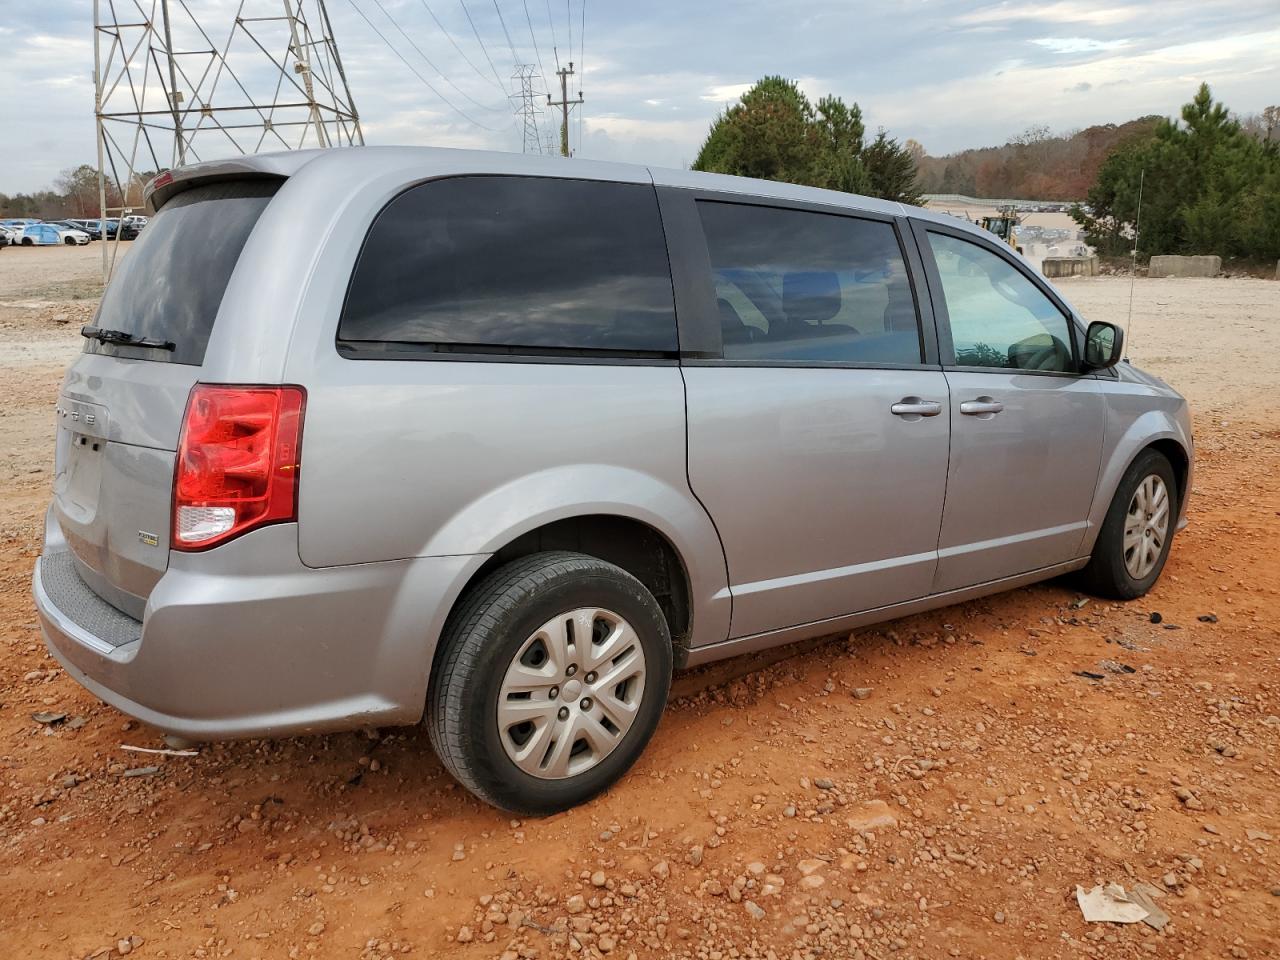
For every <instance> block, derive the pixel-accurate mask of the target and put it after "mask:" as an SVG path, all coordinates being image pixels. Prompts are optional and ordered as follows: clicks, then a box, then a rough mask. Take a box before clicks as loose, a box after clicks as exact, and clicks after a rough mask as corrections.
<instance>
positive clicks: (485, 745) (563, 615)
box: [427, 552, 672, 815]
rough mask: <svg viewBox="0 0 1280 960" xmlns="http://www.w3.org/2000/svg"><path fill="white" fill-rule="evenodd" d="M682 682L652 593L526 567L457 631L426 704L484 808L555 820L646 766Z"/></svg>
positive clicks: (454, 765)
mask: <svg viewBox="0 0 1280 960" xmlns="http://www.w3.org/2000/svg"><path fill="white" fill-rule="evenodd" d="M671 668H672V650H671V634H670V631H669V629H668V626H667V622H666V619H665V617H664V616H663V614H662V610H661V608H660V607H659V606H658V603H657V601H656V600H655V599H654V598H653V595H652V594H651V593H650V592H649V591H648V590H647V589H646V588H645V586H644V585H643V584H642V583H640V581H639V580H637V579H636V578H635V577H633V576H631V574H629V573H627V572H626V571H625V570H623V569H621V568H620V567H617V566H614V565H613V564H611V563H605V562H604V561H603V560H598V559H596V558H594V557H588V556H585V555H583V554H577V553H568V552H549V553H539V554H534V555H532V556H529V557H524V558H521V559H519V560H515V561H512V562H511V563H509V564H507V565H506V566H504V567H501V568H499V569H498V570H496V571H494V572H493V573H492V574H491V575H489V576H488V577H487V578H486V579H485V580H484V581H482V582H481V583H480V584H479V585H478V586H477V587H476V588H475V589H474V590H472V591H471V593H470V594H469V595H468V596H467V597H466V598H465V599H464V600H463V601H462V604H461V606H460V607H459V609H458V610H456V611H455V612H454V614H453V615H452V616H451V617H450V619H449V623H448V625H447V626H446V628H445V633H444V637H443V638H442V640H441V649H440V651H439V654H438V656H437V658H436V667H435V670H434V671H433V674H432V678H431V685H430V689H429V691H428V695H427V726H428V732H429V733H430V735H431V743H432V745H433V746H434V747H435V750H436V753H437V755H439V757H440V759H441V761H442V762H443V763H444V765H445V766H446V767H447V768H448V769H449V772H450V773H452V774H453V775H454V776H455V777H456V778H457V779H458V781H459V782H460V783H462V785H463V786H465V787H466V788H467V789H468V790H470V791H471V792H472V793H474V794H475V795H476V796H478V797H480V798H481V799H482V800H485V801H486V802H488V803H491V804H493V805H494V806H497V807H501V808H502V809H504V810H509V811H511V812H513V813H520V814H533V815H543V814H550V813H556V812H558V811H561V810H565V809H568V808H569V807H572V806H575V805H577V804H579V803H582V802H584V801H585V800H588V799H590V798H591V797H593V796H595V795H596V794H598V793H600V792H601V791H603V790H605V789H607V788H608V787H609V786H611V785H612V784H613V783H614V782H615V781H617V780H618V779H619V778H620V777H621V776H622V775H623V774H624V773H626V771H627V770H628V769H629V768H630V767H631V765H632V764H633V763H634V762H635V760H636V758H637V757H639V755H640V753H641V752H642V751H643V750H644V748H645V745H646V744H647V743H648V742H649V738H650V737H651V736H652V735H653V732H654V730H655V729H656V728H657V726H658V720H659V718H660V717H661V716H662V709H663V707H664V706H665V704H666V700H667V693H668V691H669V690H670V687H671Z"/></svg>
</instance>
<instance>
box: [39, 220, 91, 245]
mask: <svg viewBox="0 0 1280 960" xmlns="http://www.w3.org/2000/svg"><path fill="white" fill-rule="evenodd" d="M45 222H46V223H48V224H49V225H50V226H53V227H57V228H58V229H59V230H75V231H77V232H79V233H83V234H84V235H85V236H86V237H88V238H89V239H90V240H97V239H98V237H95V236H94V231H93V230H91V229H89V228H88V227H86V226H85V223H86V222H87V221H82V220H46V221H45ZM100 235H101V231H99V236H100Z"/></svg>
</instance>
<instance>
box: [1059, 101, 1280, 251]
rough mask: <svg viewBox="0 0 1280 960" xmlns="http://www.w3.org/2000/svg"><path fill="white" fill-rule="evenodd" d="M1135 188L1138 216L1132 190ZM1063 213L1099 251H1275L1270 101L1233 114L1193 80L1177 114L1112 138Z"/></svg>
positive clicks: (1274, 114) (1276, 170) (1275, 113)
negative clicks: (1081, 197)
mask: <svg viewBox="0 0 1280 960" xmlns="http://www.w3.org/2000/svg"><path fill="white" fill-rule="evenodd" d="M1140 193H1141V204H1142V210H1141V223H1139V212H1138V203H1139V194H1140ZM1072 216H1073V217H1074V218H1075V219H1076V221H1077V222H1078V223H1079V224H1080V225H1081V226H1083V227H1084V229H1085V237H1086V240H1087V241H1088V243H1090V244H1091V245H1093V246H1095V247H1097V248H1098V250H1099V251H1100V252H1102V253H1104V254H1120V253H1127V252H1128V251H1129V250H1130V249H1131V248H1132V247H1133V240H1134V236H1135V231H1137V233H1138V246H1139V252H1140V253H1141V254H1142V255H1144V256H1145V255H1147V254H1152V253H1174V254H1217V255H1219V256H1222V257H1240V258H1245V259H1249V260H1265V261H1270V260H1277V259H1280V107H1268V108H1267V109H1266V110H1264V111H1263V112H1262V113H1261V114H1260V115H1259V116H1258V117H1254V118H1246V119H1245V120H1244V121H1241V120H1239V119H1236V118H1235V117H1233V116H1232V114H1231V112H1230V111H1229V110H1228V109H1227V108H1226V106H1224V105H1223V104H1221V103H1219V102H1216V101H1215V100H1214V99H1213V94H1212V93H1211V92H1210V90H1209V85H1208V84H1204V83H1202V84H1201V85H1200V89H1199V90H1198V91H1197V92H1196V95H1195V97H1194V98H1193V99H1192V101H1191V102H1190V103H1188V104H1186V105H1185V106H1184V107H1183V108H1182V113H1181V116H1180V118H1179V119H1165V120H1161V121H1159V122H1158V123H1157V124H1156V125H1155V127H1154V129H1153V130H1152V131H1151V133H1150V134H1149V135H1147V136H1144V137H1137V138H1134V139H1133V140H1130V141H1129V142H1127V143H1124V144H1122V145H1120V146H1119V147H1118V148H1117V149H1116V150H1114V151H1113V152H1112V153H1111V154H1110V155H1109V156H1108V157H1107V159H1106V161H1105V162H1104V163H1103V164H1102V167H1101V168H1100V169H1099V171H1098V177H1097V179H1096V181H1095V182H1094V184H1093V185H1092V186H1091V187H1090V188H1089V191H1088V193H1087V195H1086V197H1085V202H1084V203H1083V204H1080V205H1077V206H1076V207H1075V208H1074V209H1073V211H1072Z"/></svg>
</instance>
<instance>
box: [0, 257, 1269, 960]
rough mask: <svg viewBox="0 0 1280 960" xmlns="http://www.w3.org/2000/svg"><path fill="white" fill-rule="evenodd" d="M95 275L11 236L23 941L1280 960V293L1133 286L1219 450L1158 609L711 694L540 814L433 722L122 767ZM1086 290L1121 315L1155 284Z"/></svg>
mask: <svg viewBox="0 0 1280 960" xmlns="http://www.w3.org/2000/svg"><path fill="white" fill-rule="evenodd" d="M96 269H97V260H96V248H92V247H91V248H89V249H87V250H75V249H61V248H60V249H49V250H44V249H37V250H6V251H3V252H0V398H3V405H2V407H0V653H2V654H3V655H2V657H0V956H3V957H14V958H24V960H25V958H46V957H47V958H55V960H61V958H80V957H88V956H92V957H102V958H105V957H108V956H110V957H115V956H118V955H120V954H121V953H125V952H128V953H131V954H136V955H138V956H141V957H154V958H178V957H195V958H213V957H227V956H230V957H237V958H262V960H267V958H278V957H280V958H295V957H317V958H329V957H335V958H345V957H351V958H360V960H371V958H375V957H387V956H391V955H396V956H399V955H403V954H407V955H410V956H419V957H423V956H425V957H432V956H440V955H445V954H447V955H449V956H450V957H458V958H464V960H465V958H477V960H479V958H498V957H505V958H507V960H513V958H517V957H525V958H531V957H538V958H548V957H565V956H597V955H607V956H610V957H614V956H616V957H619V958H626V957H636V958H640V957H687V958H698V960H730V958H733V960H738V958H767V957H775V958H778V960H786V958H809V957H822V958H873V960H884V958H888V957H897V958H925V957H928V958H933V957H965V958H976V957H988V958H1010V960H1012V958H1032V957H1079V956H1089V957H1106V958H1131V957H1146V956H1154V957H1186V958H1200V957H1231V958H1243V957H1277V956H1280V643H1278V641H1280V629H1278V628H1280V600H1278V593H1277V591H1278V590H1280V552H1277V550H1276V548H1275V543H1276V539H1277V536H1280V485H1278V484H1277V481H1276V476H1277V474H1280V415H1278V414H1277V413H1276V406H1275V402H1274V397H1273V395H1272V391H1273V390H1274V388H1275V387H1276V386H1277V384H1280V284H1277V283H1274V282H1270V283H1269V282H1266V281H1261V280H1204V281H1199V280H1168V281H1163V280H1140V281H1138V283H1137V285H1136V290H1135V293H1134V336H1133V338H1132V342H1131V343H1132V356H1133V358H1134V361H1135V362H1137V363H1140V364H1142V365H1144V366H1146V367H1148V368H1149V369H1151V370H1153V371H1154V372H1156V373H1158V374H1160V375H1162V376H1165V377H1166V378H1168V379H1169V380H1171V381H1172V382H1174V383H1175V384H1177V385H1178V386H1179V387H1180V388H1182V389H1183V390H1184V392H1186V393H1187V394H1188V395H1189V397H1190V398H1191V401H1192V403H1193V404H1194V406H1195V409H1196V421H1197V431H1198V437H1197V439H1198V450H1197V468H1198V472H1197V475H1196V483H1195V490H1194V496H1193V500H1192V505H1191V525H1190V527H1189V528H1188V529H1187V530H1186V531H1185V532H1184V533H1183V534H1182V535H1180V536H1179V537H1178V539H1177V540H1176V541H1175V544H1174V548H1173V554H1172V558H1171V559H1170V562H1169V565H1168V567H1167V569H1166V572H1165V575H1164V577H1163V579H1162V580H1161V582H1160V583H1159V584H1158V586H1157V587H1156V589H1155V590H1154V591H1153V593H1152V594H1151V595H1150V596H1149V597H1147V598H1145V599H1143V600H1141V601H1138V602H1135V603H1130V604H1120V605H1116V604H1110V603H1101V602H1098V601H1096V600H1094V601H1090V600H1088V599H1087V598H1083V597H1082V596H1081V595H1080V594H1078V593H1077V592H1075V591H1074V590H1073V589H1072V588H1071V586H1070V585H1069V584H1064V583H1060V582H1055V583H1049V584H1044V585H1040V586H1036V587H1033V588H1029V589H1024V590H1018V591H1015V592H1013V593H1009V594H1006V595H1002V596H998V597H993V598H990V599H986V600H982V601H977V602H973V603H968V604H965V605H963V606H959V607H954V608H951V609H947V610H942V611H939V612H936V613H933V614H928V615H924V616H917V617H912V618H909V619H904V620H901V621H898V622H895V623H892V624H888V625H885V626H883V627H881V628H878V629H872V630H867V631H863V632H859V633H857V634H855V635H853V636H839V637H835V638H832V639H830V640H826V641H821V642H809V643H806V644H802V645H800V646H799V647H797V648H792V649H789V650H786V651H784V652H781V653H777V652H775V653H773V654H771V655H767V656H757V657H752V658H746V659H742V660H736V661H731V662H728V663H724V664H718V665H715V666H713V667H710V668H705V669H703V670H700V671H696V672H693V673H689V674H685V675H682V676H680V677H678V678H677V681H676V692H677V695H678V696H677V697H676V699H675V700H674V702H673V703H672V705H671V707H670V709H669V710H668V711H667V714H666V716H665V718H664V720H663V723H662V726H661V727H660V729H659V731H658V733H657V735H656V737H655V738H654V741H653V743H652V745H651V746H650V748H649V750H648V752H647V753H646V754H645V756H644V757H643V758H642V759H641V760H640V762H639V763H638V765H637V766H636V768H635V769H634V771H633V772H632V773H631V774H630V775H629V776H627V777H626V779H625V780H624V781H623V782H622V783H621V784H620V785H618V786H617V787H616V788H615V789H613V790H612V791H610V792H609V793H608V794H607V795H605V796H603V797H601V798H599V799H598V800H596V801H594V802H592V803H590V804H588V805H586V806H585V807H582V808H580V809H576V810H573V811H571V812H569V813H565V814H562V815H559V816H555V817H550V818H547V819H544V820H512V819H510V818H509V817H508V816H504V815H503V814H501V813H498V812H496V811H494V810H492V809H490V808H488V807H485V806H482V805H481V804H480V803H478V802H477V801H475V800H473V799H471V797H470V796H469V795H468V794H466V793H465V792H464V791H463V790H461V789H460V788H459V787H457V786H456V785H455V784H454V783H453V782H452V781H451V780H450V779H449V777H448V776H447V775H446V774H445V773H444V772H443V771H442V769H441V767H440V764H439V763H438V762H437V761H436V759H435V758H434V756H433V755H432V753H431V750H430V746H429V744H428V742H427V737H426V736H425V734H424V733H423V732H421V731H420V730H417V729H408V730H383V731H376V732H373V731H370V732H368V733H352V734H345V735H335V736H327V737H314V738H305V739H294V740H287V741H281V742H243V743H230V744H222V745H211V746H204V747H202V748H201V749H200V752H199V755H198V756H196V757H193V758H187V757H172V758H156V757H152V756H148V755H143V754H136V753H128V752H125V751H123V750H121V745H122V744H134V745H141V746H148V747H157V746H160V745H161V740H160V736H159V734H158V733H157V732H156V731H155V730H152V729H149V728H147V727H145V726H140V725H138V724H137V723H135V722H133V721H130V720H128V719H127V718H125V717H124V716H123V715H121V714H120V713H118V712H117V711H115V710H114V709H111V708H109V707H107V706H105V705H103V704H102V703H100V702H98V701H97V700H96V699H95V698H94V697H93V696H91V695H90V694H88V693H87V692H86V691H84V690H83V689H81V688H80V687H79V686H77V685H76V683H74V682H73V681H72V680H71V679H70V678H68V677H67V676H66V675H65V674H64V673H63V672H62V671H61V670H60V669H59V668H58V667H57V665H56V663H55V662H54V661H53V660H52V659H51V658H50V657H49V656H48V655H47V654H46V653H45V648H44V644H43V643H42V641H41V640H40V636H39V631H38V629H37V627H36V621H35V616H34V613H33V611H32V606H31V600H30V595H29V577H30V573H31V567H32V564H33V563H34V561H35V558H36V556H37V554H38V551H39V533H40V526H41V517H42V514H43V510H44V506H45V504H46V502H47V500H48V497H49V484H50V479H51V466H52V460H51V458H52V452H53V444H52V441H51V435H52V430H53V416H52V408H53V405H54V401H55V397H56V394H57V389H58V383H59V381H60V377H61V369H62V367H63V366H64V365H65V364H66V363H67V362H68V361H69V360H70V359H71V358H72V356H73V354H74V351H75V350H77V349H78V343H79V341H78V337H77V335H76V331H77V328H78V327H79V325H80V324H82V323H84V322H87V320H88V319H89V318H90V316H91V311H92V305H93V298H94V297H95V296H96V293H97V291H96V285H95V274H96ZM1063 289H1064V290H1065V291H1066V293H1067V295H1068V296H1069V297H1070V298H1071V299H1073V301H1074V302H1075V303H1076V304H1077V305H1078V306H1080V307H1081V308H1082V309H1083V310H1084V311H1085V313H1086V314H1087V315H1089V316H1092V317H1095V318H1105V319H1112V320H1123V319H1124V317H1125V314H1126V311H1127V305H1128V299H1129V284H1128V282H1127V281H1125V280H1117V279H1093V280H1077V281H1068V282H1066V283H1065V284H1063ZM1157 614H1159V616H1157ZM1080 672H1087V673H1090V674H1093V675H1094V677H1101V679H1095V678H1094V677H1089V676H1081V675H1079V673H1080ZM41 711H52V712H56V713H65V714H66V715H67V719H66V720H64V721H62V722H60V723H57V724H53V725H47V724H42V723H39V722H37V721H36V720H35V719H33V714H36V713H39V712H41ZM153 766H154V767H157V768H158V769H157V770H156V771H154V773H152V774H151V775H133V776H131V775H130V774H131V773H135V774H136V773H137V771H138V768H146V767H153ZM145 773H146V771H144V774H145ZM1108 881H1114V882H1118V883H1121V884H1123V885H1124V886H1125V887H1126V888H1130V887H1132V885H1133V884H1134V883H1136V882H1138V881H1146V882H1148V883H1151V884H1153V885H1154V886H1156V887H1158V888H1160V889H1161V890H1164V891H1166V893H1165V895H1164V896H1163V897H1162V898H1161V899H1160V900H1159V901H1157V902H1158V903H1159V905H1160V906H1161V907H1162V909H1163V910H1165V911H1166V912H1167V913H1168V915H1169V917H1170V921H1169V923H1168V925H1167V926H1165V927H1164V929H1163V930H1162V931H1160V932H1157V931H1156V930H1154V929H1152V928H1150V927H1148V926H1146V925H1144V924H1141V923H1139V924H1132V925H1127V926H1121V925H1112V924H1098V923H1093V924H1090V923H1085V922H1084V921H1083V920H1082V918H1081V915H1080V911H1079V909H1078V907H1077V905H1076V902H1075V889H1076V885H1077V884H1080V885H1083V886H1084V887H1085V888H1086V889H1087V888H1089V887H1092V886H1093V885H1095V884H1097V883H1105V882H1108Z"/></svg>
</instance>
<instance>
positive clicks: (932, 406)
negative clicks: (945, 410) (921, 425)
mask: <svg viewBox="0 0 1280 960" xmlns="http://www.w3.org/2000/svg"><path fill="white" fill-rule="evenodd" d="M889 412H890V413H892V414H893V415H894V416H895V417H908V418H910V419H912V420H915V419H917V418H919V417H936V416H937V415H938V414H940V413H941V412H942V404H940V403H939V402H938V401H937V400H921V399H920V398H919V397H903V398H902V399H901V400H899V401H898V402H897V403H895V404H894V405H893V406H891V407H890V408H889Z"/></svg>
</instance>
